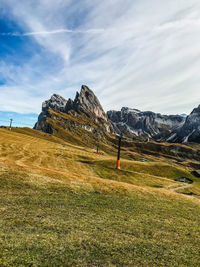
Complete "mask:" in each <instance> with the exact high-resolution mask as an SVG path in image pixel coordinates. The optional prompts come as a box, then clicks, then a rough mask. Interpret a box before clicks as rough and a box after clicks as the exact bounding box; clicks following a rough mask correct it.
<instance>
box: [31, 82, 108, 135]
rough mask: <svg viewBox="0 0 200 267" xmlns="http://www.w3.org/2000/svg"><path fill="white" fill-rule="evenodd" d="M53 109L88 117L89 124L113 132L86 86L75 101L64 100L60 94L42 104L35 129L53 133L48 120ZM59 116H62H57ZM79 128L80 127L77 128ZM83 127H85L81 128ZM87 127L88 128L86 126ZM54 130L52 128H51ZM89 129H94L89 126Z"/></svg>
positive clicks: (83, 86) (94, 97)
mask: <svg viewBox="0 0 200 267" xmlns="http://www.w3.org/2000/svg"><path fill="white" fill-rule="evenodd" d="M51 109H53V110H56V111H60V112H62V113H66V114H69V115H71V116H75V117H76V116H79V115H80V116H86V117H87V119H88V120H89V121H90V123H89V124H91V125H92V124H95V125H97V126H98V127H100V128H102V129H104V130H105V132H106V131H107V132H112V131H113V127H112V124H111V123H110V122H109V121H108V118H107V116H106V114H105V112H104V110H103V108H102V106H101V104H100V102H99V100H98V98H97V97H96V96H95V94H94V93H93V92H92V90H90V89H89V87H87V86H86V85H82V87H81V91H80V93H78V92H77V93H76V96H75V99H74V100H72V99H70V98H69V99H68V100H66V99H64V98H63V97H62V96H60V95H58V94H53V95H52V96H51V98H50V99H49V100H46V101H45V102H43V104H42V112H41V113H40V115H39V117H38V122H37V123H36V125H35V129H38V130H43V131H46V132H48V133H51V132H52V131H50V128H49V124H48V122H47V121H48V118H49V117H50V116H51V114H50V113H51V112H49V111H50V110H51ZM57 116H62V115H61V114H60V115H57ZM77 127H79V126H77ZM80 127H83V126H80ZM84 127H86V126H84ZM51 128H52V127H51ZM87 129H90V130H91V129H92V128H91V127H90V126H88V125H87Z"/></svg>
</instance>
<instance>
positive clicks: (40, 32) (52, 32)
mask: <svg viewBox="0 0 200 267" xmlns="http://www.w3.org/2000/svg"><path fill="white" fill-rule="evenodd" d="M104 31H105V30H104V29H88V30H70V29H58V30H52V31H39V32H25V33H19V32H1V33H0V36H11V37H12V36H19V37H23V36H36V35H51V34H59V33H75V34H76V33H88V34H98V33H102V32H104Z"/></svg>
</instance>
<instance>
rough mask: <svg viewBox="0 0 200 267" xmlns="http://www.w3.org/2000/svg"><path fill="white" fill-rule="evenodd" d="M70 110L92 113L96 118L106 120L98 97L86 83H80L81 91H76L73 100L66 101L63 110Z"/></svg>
mask: <svg viewBox="0 0 200 267" xmlns="http://www.w3.org/2000/svg"><path fill="white" fill-rule="evenodd" d="M70 110H75V111H76V112H78V113H84V114H86V115H88V116H90V115H91V114H93V115H95V117H96V118H101V119H103V120H105V121H108V119H107V116H106V114H105V112H104V110H103V108H102V106H101V104H100V102H99V100H98V98H97V97H96V96H95V94H94V93H93V92H92V91H91V90H90V89H89V88H88V87H87V86H86V85H82V88H81V92H80V93H78V92H77V93H76V97H75V99H74V101H73V100H71V99H69V100H68V101H67V105H66V109H65V111H66V112H68V111H70Z"/></svg>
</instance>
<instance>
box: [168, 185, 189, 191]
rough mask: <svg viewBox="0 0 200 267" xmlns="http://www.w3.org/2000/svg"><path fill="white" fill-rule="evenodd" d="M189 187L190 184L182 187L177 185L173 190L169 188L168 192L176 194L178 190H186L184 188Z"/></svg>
mask: <svg viewBox="0 0 200 267" xmlns="http://www.w3.org/2000/svg"><path fill="white" fill-rule="evenodd" d="M190 187H191V185H190V184H184V185H181V186H180V185H179V186H177V187H174V188H169V191H172V192H176V191H178V190H181V189H186V188H190Z"/></svg>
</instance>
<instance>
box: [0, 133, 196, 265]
mask: <svg viewBox="0 0 200 267" xmlns="http://www.w3.org/2000/svg"><path fill="white" fill-rule="evenodd" d="M114 167H115V157H113V156H112V154H107V153H104V155H96V154H95V150H93V149H92V148H85V147H81V146H78V145H75V144H71V143H67V142H63V141H62V140H61V139H59V138H55V137H52V136H50V135H47V134H44V133H39V132H36V131H34V130H29V129H19V128H18V129H14V130H13V131H12V132H10V131H8V130H6V129H0V196H1V197H0V225H1V228H0V266H195V267H196V266H200V264H199V255H200V212H199V211H200V202H199V199H197V198H194V197H192V196H187V195H183V194H179V193H177V192H175V191H174V192H173V191H171V190H170V189H172V188H176V187H177V188H178V187H180V186H181V185H182V184H181V183H178V182H174V178H176V177H177V176H187V177H191V176H190V172H189V169H187V168H186V167H183V166H177V165H176V164H173V163H171V164H170V163H169V162H168V163H166V162H163V161H162V160H160V161H159V159H157V160H156V158H154V160H152V161H147V162H141V161H140V157H139V156H138V160H128V159H122V162H121V170H120V171H117V170H115V168H114ZM192 179H194V178H192ZM194 180H195V179H194ZM191 186H193V187H195V188H196V190H197V191H198V190H199V189H198V188H199V185H198V180H195V183H194V185H191ZM185 190H186V189H185ZM187 190H189V188H188V189H187ZM179 191H180V190H179Z"/></svg>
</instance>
